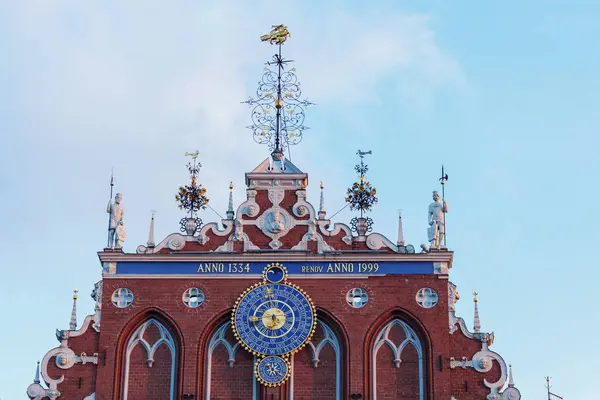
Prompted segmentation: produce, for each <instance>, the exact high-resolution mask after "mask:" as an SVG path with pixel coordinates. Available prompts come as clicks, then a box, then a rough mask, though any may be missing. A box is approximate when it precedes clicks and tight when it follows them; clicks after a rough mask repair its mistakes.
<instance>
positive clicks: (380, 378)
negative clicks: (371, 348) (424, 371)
mask: <svg viewBox="0 0 600 400" xmlns="http://www.w3.org/2000/svg"><path fill="white" fill-rule="evenodd" d="M401 357H402V362H401V363H400V366H399V368H396V365H395V364H394V353H393V351H392V349H391V348H390V347H389V346H388V345H383V346H382V347H381V348H380V349H379V351H378V352H377V358H376V360H377V361H376V366H375V368H376V371H377V399H398V400H400V399H402V400H418V399H419V398H420V397H419V394H420V389H419V363H418V355H417V352H416V351H415V348H414V347H413V346H411V345H409V346H408V347H406V348H405V349H404V351H403V352H402V356H401Z"/></svg>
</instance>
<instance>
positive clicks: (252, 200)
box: [235, 189, 260, 218]
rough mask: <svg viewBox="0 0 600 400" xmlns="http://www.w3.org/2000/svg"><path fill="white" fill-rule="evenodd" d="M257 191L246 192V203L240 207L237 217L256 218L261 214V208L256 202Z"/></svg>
mask: <svg viewBox="0 0 600 400" xmlns="http://www.w3.org/2000/svg"><path fill="white" fill-rule="evenodd" d="M256 193H257V192H256V190H252V189H248V190H246V201H245V202H243V203H242V204H240V205H239V207H238V209H237V212H236V214H235V215H240V216H241V215H243V214H245V215H247V216H249V217H250V218H254V217H256V216H257V215H258V213H259V212H260V206H259V205H258V203H257V202H256Z"/></svg>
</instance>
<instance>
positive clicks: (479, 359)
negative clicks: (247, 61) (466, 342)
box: [450, 343, 508, 400]
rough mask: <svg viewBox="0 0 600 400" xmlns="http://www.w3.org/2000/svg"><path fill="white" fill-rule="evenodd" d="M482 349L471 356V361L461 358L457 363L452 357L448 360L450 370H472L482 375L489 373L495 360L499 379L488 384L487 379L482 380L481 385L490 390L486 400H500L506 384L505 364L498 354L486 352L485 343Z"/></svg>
mask: <svg viewBox="0 0 600 400" xmlns="http://www.w3.org/2000/svg"><path fill="white" fill-rule="evenodd" d="M482 347H483V348H482V350H480V351H478V352H477V353H475V354H473V357H472V359H471V360H467V358H466V357H462V359H461V360H460V361H457V360H455V359H454V357H451V358H450V369H455V368H463V369H466V368H473V369H474V370H475V371H477V372H479V373H482V374H484V373H486V372H489V371H491V369H492V364H493V362H494V360H495V361H496V362H497V363H498V365H499V366H500V378H499V379H498V380H497V381H496V382H489V381H488V380H487V379H485V378H484V379H483V384H484V385H485V386H486V387H487V388H488V389H490V394H489V395H488V396H487V399H488V400H496V399H502V398H503V397H502V392H501V389H502V387H503V386H504V384H505V383H506V378H507V376H508V374H507V369H506V363H505V362H504V360H503V359H502V357H500V355H499V354H498V353H495V352H493V351H490V350H488V349H487V345H486V344H485V343H484V344H483V346H482Z"/></svg>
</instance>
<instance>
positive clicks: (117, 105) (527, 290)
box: [0, 0, 600, 400]
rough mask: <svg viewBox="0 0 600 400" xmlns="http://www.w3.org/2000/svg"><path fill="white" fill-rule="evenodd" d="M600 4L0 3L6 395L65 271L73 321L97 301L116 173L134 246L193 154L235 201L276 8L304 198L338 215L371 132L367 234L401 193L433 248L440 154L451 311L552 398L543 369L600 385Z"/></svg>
mask: <svg viewBox="0 0 600 400" xmlns="http://www.w3.org/2000/svg"><path fill="white" fill-rule="evenodd" d="M599 18H600V4H599V3H598V2H596V1H592V0H588V1H583V0H564V1H556V0H543V1H542V0H530V1H527V2H522V1H513V0H508V1H502V2H499V1H494V2H473V1H466V0H447V1H443V0H438V1H433V0H429V1H428V0H425V1H416V0H404V1H391V0H390V1H383V0H377V1H370V2H362V1H312V0H307V1H303V2H279V3H277V5H276V6H274V3H273V2H268V1H254V2H237V1H228V2H217V1H203V2H198V1H191V0H182V1H178V2H161V1H149V0H146V1H141V0H139V1H133V0H132V1H128V2H122V1H116V0H108V1H102V2H100V1H86V2H81V1H75V0H71V1H67V0H53V1H51V0H37V1H34V0H22V1H11V0H0V132H1V135H2V143H3V145H2V147H1V149H0V151H1V153H2V156H1V157H0V187H1V188H2V196H1V197H0V208H1V209H2V222H1V223H0V253H1V254H2V257H1V261H0V269H1V274H2V275H1V276H2V278H0V311H1V312H2V315H3V318H2V321H3V324H2V329H0V356H1V358H2V359H3V360H5V361H4V362H3V363H2V367H0V371H1V373H0V399H2V400H12V399H21V398H26V395H25V390H26V388H27V386H28V385H29V384H30V383H31V381H32V379H33V375H34V371H35V365H36V361H37V360H40V359H41V358H42V357H43V356H44V354H45V353H46V352H47V351H48V350H49V349H51V348H53V347H55V346H56V345H57V342H56V338H55V336H54V331H55V329H56V328H60V329H66V328H67V327H68V323H69V318H70V313H71V307H72V290H73V288H78V289H79V290H80V300H79V301H78V312H79V314H78V318H79V322H80V323H81V321H82V320H83V318H84V316H85V315H87V314H91V313H93V302H92V300H91V298H90V297H89V293H91V291H92V289H93V284H94V282H96V281H98V280H99V279H100V278H101V266H100V263H99V261H98V259H97V254H96V253H97V251H99V250H101V249H102V248H103V247H104V245H105V243H106V229H107V214H106V204H107V202H108V199H109V182H110V173H111V168H112V167H114V171H115V180H116V186H115V188H116V190H117V191H120V192H122V193H123V205H124V207H125V210H126V228H127V241H126V243H125V251H127V252H134V251H135V248H136V247H137V246H138V245H140V244H145V242H146V240H147V235H148V226H149V221H150V210H156V236H157V240H160V239H162V238H164V237H166V236H167V235H168V234H170V233H172V232H175V231H178V228H179V226H178V222H179V219H180V218H181V217H182V212H181V211H180V210H178V209H177V207H176V204H175V201H174V195H175V193H176V191H177V188H178V186H179V185H181V184H184V183H185V182H187V179H188V177H187V171H186V169H185V164H186V162H187V160H186V159H185V157H184V153H185V152H186V151H194V150H196V149H198V150H199V151H200V159H201V161H202V163H203V168H202V170H201V173H200V182H201V183H203V184H204V186H205V187H206V188H207V190H208V192H207V194H208V196H209V197H210V199H211V205H212V206H213V208H214V209H215V210H216V211H217V212H218V213H220V214H221V215H224V213H225V210H226V208H227V195H228V189H227V186H228V184H229V182H230V181H233V183H234V184H235V185H236V189H235V192H234V194H235V196H234V197H235V202H236V204H239V203H241V202H242V201H243V199H244V195H245V193H244V173H245V172H247V171H250V170H252V169H253V168H254V167H255V166H256V165H258V164H259V163H260V162H261V161H263V160H264V158H266V156H267V155H268V149H267V148H266V146H264V145H259V144H256V143H254V141H253V139H252V135H251V133H250V131H249V130H247V129H246V128H245V127H246V126H247V125H248V124H249V123H250V112H249V109H248V108H247V106H246V105H244V104H241V103H240V102H241V101H243V100H246V99H247V98H248V97H249V96H252V95H253V94H254V91H255V90H256V83H257V82H258V80H259V79H260V77H261V73H262V68H263V63H264V62H265V61H268V60H269V59H270V58H271V56H272V54H273V53H274V47H271V46H269V45H268V44H264V43H260V41H259V40H258V36H260V35H261V34H263V33H265V32H266V31H268V30H269V28H270V26H271V25H272V24H280V23H285V24H286V25H287V26H288V27H289V29H290V32H291V35H292V36H291V39H290V40H289V41H288V42H287V43H286V45H285V47H284V55H285V56H286V57H287V58H290V59H293V60H295V67H296V69H297V71H296V73H297V75H298V77H299V80H300V82H301V85H302V90H303V93H304V95H305V96H306V97H307V98H308V99H309V100H310V101H312V102H314V103H316V106H314V107H311V108H310V109H309V110H308V111H307V118H306V121H305V124H306V125H308V126H310V128H311V129H310V130H309V131H307V133H306V134H305V137H304V140H303V141H302V143H300V144H299V145H297V146H295V147H294V148H292V154H291V155H292V161H293V162H294V163H295V164H296V165H297V166H298V167H299V168H301V169H302V170H303V171H305V172H307V173H308V174H309V186H308V197H309V200H310V201H312V202H313V204H318V196H319V189H318V187H319V183H320V181H323V182H324V184H325V201H326V206H327V211H328V213H329V215H332V214H333V213H334V212H336V211H337V210H339V209H340V208H342V207H343V206H344V192H345V188H346V187H347V186H349V185H350V184H351V183H352V182H353V180H354V179H355V174H354V170H353V166H354V164H355V163H356V162H357V161H358V160H357V156H356V155H355V153H356V150H357V149H361V150H372V151H373V155H372V156H370V157H369V158H368V159H367V162H368V165H369V168H370V171H369V173H368V178H369V179H370V180H371V182H372V183H373V185H374V186H375V187H376V188H377V192H378V195H379V204H378V205H377V206H376V207H375V208H374V210H373V212H372V213H371V214H370V216H371V217H372V218H373V220H374V221H375V230H376V231H378V232H381V233H383V234H385V235H386V236H388V237H390V238H391V239H392V240H394V239H395V236H396V225H397V222H396V221H397V213H398V210H399V209H402V215H403V220H404V235H405V238H406V240H407V242H409V243H412V244H414V245H415V246H416V247H418V246H419V244H420V243H423V242H425V241H426V228H427V207H428V204H429V203H430V202H431V191H432V190H436V189H438V188H439V185H438V178H439V175H440V167H441V164H444V165H445V168H446V171H447V173H448V174H449V180H448V183H447V185H446V199H447V201H448V203H449V209H450V210H449V214H448V217H447V239H448V246H449V247H450V249H451V250H453V251H454V252H455V258H454V264H453V268H452V270H451V280H452V281H453V282H454V283H456V284H457V285H458V289H459V292H460V293H461V295H462V297H461V300H460V301H459V302H458V305H457V311H458V314H459V316H462V317H463V318H465V320H466V321H467V325H468V326H472V323H473V302H472V296H471V292H472V291H473V290H477V291H478V293H479V296H478V297H479V309H480V315H481V321H482V330H484V331H493V332H494V333H495V337H496V340H495V343H494V345H493V347H492V350H494V351H496V352H498V353H500V354H501V355H502V357H503V358H504V359H505V361H506V362H507V363H509V364H512V365H513V373H514V379H515V384H516V385H517V387H518V388H519V389H520V391H521V394H522V396H523V398H525V399H528V398H530V399H534V398H543V397H542V396H544V395H545V389H544V384H545V380H544V377H545V376H547V375H549V376H551V377H552V384H553V390H554V392H555V393H557V394H559V395H561V396H564V398H565V399H578V400H592V399H595V398H597V385H596V380H597V379H596V370H597V368H596V363H597V362H596V360H597V359H598V358H599V357H600V350H599V348H598V346H595V345H593V343H594V341H593V339H592V345H588V344H587V342H588V340H589V338H590V335H592V336H591V337H592V338H593V337H594V334H595V332H597V331H598V329H600V312H598V311H597V309H596V307H595V306H594V304H595V303H594V302H595V301H596V293H597V290H596V286H597V285H596V284H594V282H593V281H594V279H595V278H594V276H595V275H594V273H595V264H596V262H594V261H593V260H591V261H590V257H591V256H590V255H589V254H591V253H593V252H594V249H597V248H598V245H597V244H595V243H596V240H597V236H598V232H597V230H598V229H597V222H596V221H595V218H596V214H598V212H597V211H594V207H595V206H594V207H592V206H591V205H593V204H595V202H596V201H598V200H597V199H598V197H599V195H600V191H599V189H598V183H597V182H598V177H599V175H600V157H599V156H598V150H599V145H600V139H599V134H598V132H599V130H600V114H599V113H598V109H599V101H598V97H597V93H599V92H600V79H599V78H598V71H599V70H600V52H598V51H597V38H598V37H600V24H599V23H598V21H599ZM594 49H596V50H594ZM590 204H591V205H590ZM588 207H592V212H588ZM352 216H353V214H352V213H351V212H350V211H348V210H344V211H342V212H341V213H339V214H338V215H337V216H336V217H335V219H334V221H336V222H348V221H349V220H350V218H352ZM201 217H202V218H203V219H204V220H205V221H212V220H218V219H220V217H218V216H217V215H216V214H215V213H213V212H212V211H210V210H207V211H204V212H203V213H202V214H201ZM578 337H579V339H578ZM586 337H587V338H588V339H585V338H586ZM575 342H578V343H579V344H578V343H575ZM587 346H589V347H587ZM584 349H585V351H584V353H581V351H582V350H584ZM582 354H584V355H585V356H586V357H583V356H582ZM7 360H9V361H7Z"/></svg>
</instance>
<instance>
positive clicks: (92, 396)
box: [83, 392, 96, 400]
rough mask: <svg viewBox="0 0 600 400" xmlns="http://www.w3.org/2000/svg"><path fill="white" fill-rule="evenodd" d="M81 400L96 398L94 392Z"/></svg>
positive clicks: (94, 399)
mask: <svg viewBox="0 0 600 400" xmlns="http://www.w3.org/2000/svg"><path fill="white" fill-rule="evenodd" d="M83 400H96V392H94V393H92V394H90V395H89V396H87V397H86V398H85V399H83Z"/></svg>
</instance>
